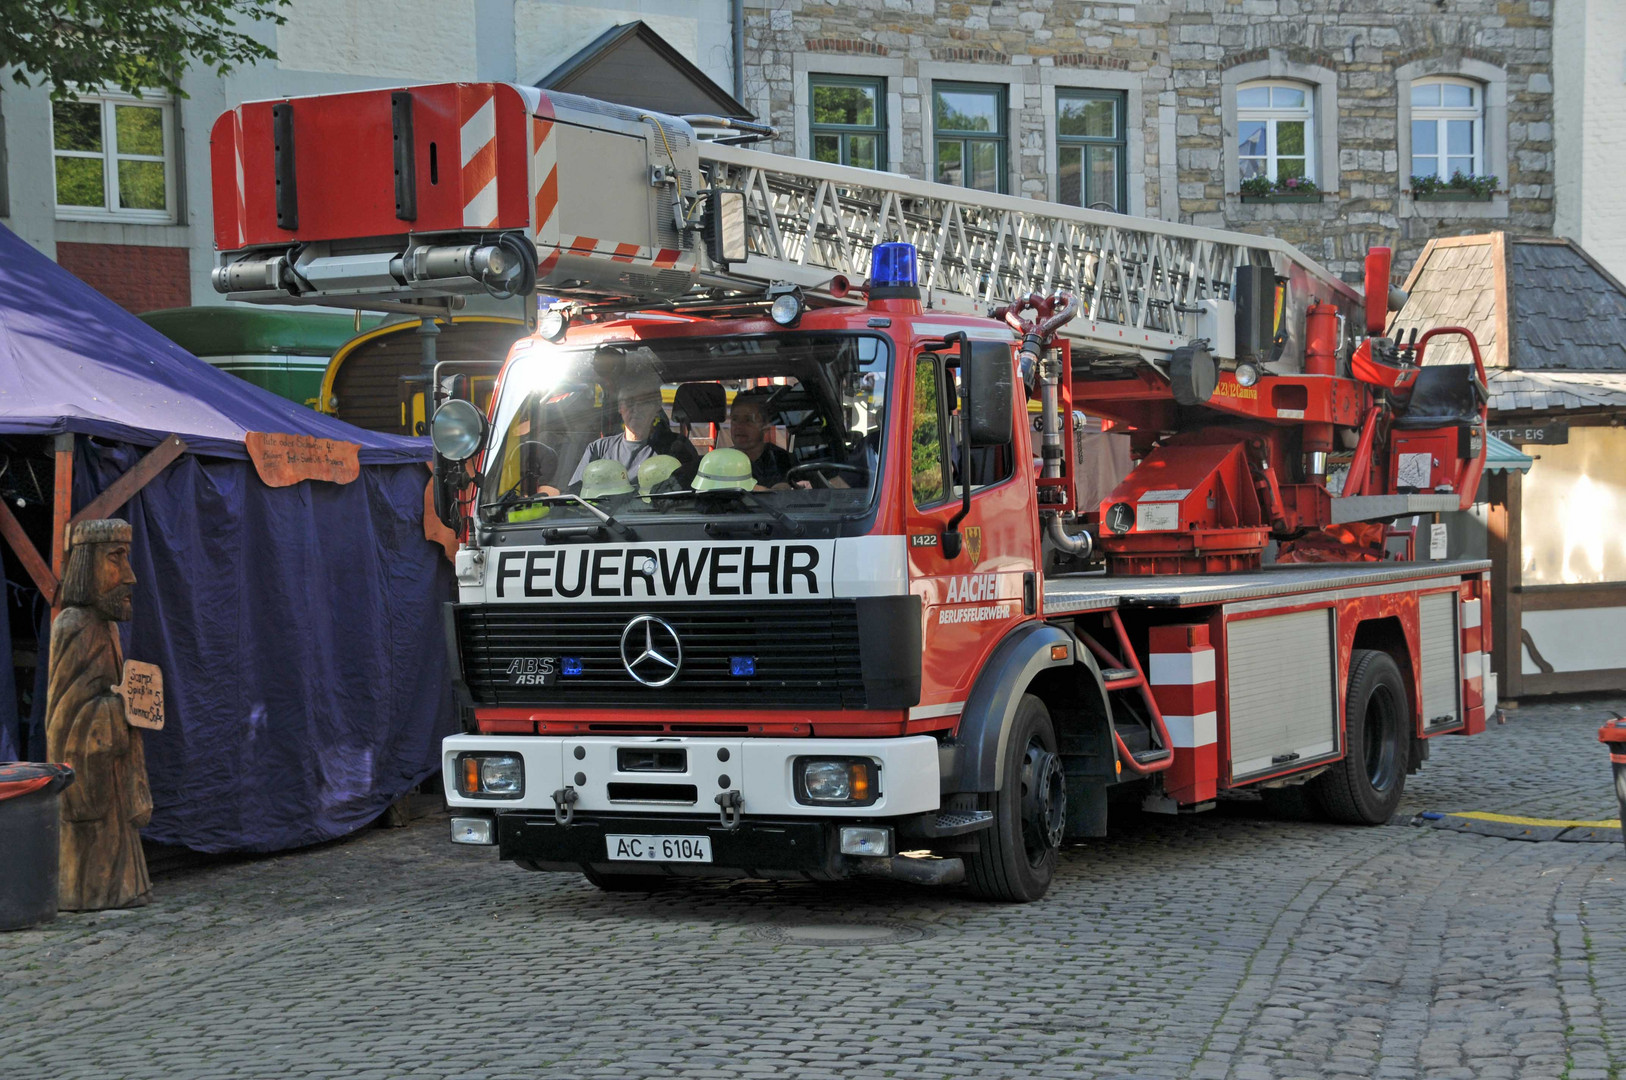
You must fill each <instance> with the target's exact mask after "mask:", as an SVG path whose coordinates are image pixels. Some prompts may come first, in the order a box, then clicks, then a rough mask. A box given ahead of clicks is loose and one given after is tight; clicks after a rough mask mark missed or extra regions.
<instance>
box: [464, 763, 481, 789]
mask: <svg viewBox="0 0 1626 1080" xmlns="http://www.w3.org/2000/svg"><path fill="white" fill-rule="evenodd" d="M479 791H480V759H479V758H477V757H475V756H474V755H472V754H471V755H469V756H468V757H466V758H464V759H463V794H465V795H474V794H477V793H478V792H479Z"/></svg>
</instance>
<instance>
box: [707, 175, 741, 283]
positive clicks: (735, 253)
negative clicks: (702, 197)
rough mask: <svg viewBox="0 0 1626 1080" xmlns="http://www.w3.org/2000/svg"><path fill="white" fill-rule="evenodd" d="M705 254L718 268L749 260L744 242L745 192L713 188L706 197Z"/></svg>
mask: <svg viewBox="0 0 1626 1080" xmlns="http://www.w3.org/2000/svg"><path fill="white" fill-rule="evenodd" d="M706 250H707V253H708V254H710V256H711V261H712V262H714V263H718V264H719V265H722V264H727V263H737V262H744V261H745V260H746V259H747V258H748V257H749V256H750V254H751V252H750V249H749V248H748V246H747V245H746V239H745V192H743V191H734V190H729V189H725V188H714V189H713V190H712V191H710V192H708V193H707V195H706Z"/></svg>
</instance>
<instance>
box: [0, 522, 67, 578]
mask: <svg viewBox="0 0 1626 1080" xmlns="http://www.w3.org/2000/svg"><path fill="white" fill-rule="evenodd" d="M0 536H3V537H5V539H6V542H7V543H9V544H10V545H11V550H13V551H15V552H16V553H17V559H18V561H20V562H21V563H22V564H23V569H24V570H27V571H28V576H29V577H31V578H33V579H34V585H35V586H36V587H37V588H38V589H39V591H40V592H41V593H42V594H44V596H45V599H46V600H48V601H52V602H55V600H56V589H57V576H56V575H55V574H53V573H51V568H50V567H49V566H47V565H45V559H44V557H43V556H41V555H40V553H39V552H38V551H37V550H35V548H34V541H32V540H30V539H29V538H28V534H27V533H26V532H24V531H23V525H22V522H20V521H18V520H17V516H16V515H15V514H13V513H12V512H11V507H9V506H7V505H6V504H5V503H4V502H0Z"/></svg>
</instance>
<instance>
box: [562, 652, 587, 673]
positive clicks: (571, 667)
mask: <svg viewBox="0 0 1626 1080" xmlns="http://www.w3.org/2000/svg"><path fill="white" fill-rule="evenodd" d="M559 670H560V671H561V672H562V673H563V674H565V675H580V674H581V673H582V658H581V657H579V656H567V657H565V658H564V661H563V663H561V664H560V666H559Z"/></svg>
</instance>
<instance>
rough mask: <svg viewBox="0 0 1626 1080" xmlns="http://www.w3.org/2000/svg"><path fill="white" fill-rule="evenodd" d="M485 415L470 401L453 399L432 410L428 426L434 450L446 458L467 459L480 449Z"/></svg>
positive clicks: (454, 459)
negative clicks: (432, 416) (431, 418)
mask: <svg viewBox="0 0 1626 1080" xmlns="http://www.w3.org/2000/svg"><path fill="white" fill-rule="evenodd" d="M485 434H486V418H485V417H484V416H481V415H480V410H479V409H476V408H475V407H474V405H473V404H472V403H470V402H467V401H464V400H463V399H462V398H453V399H452V400H451V401H448V402H447V403H446V404H444V405H442V406H441V407H440V408H438V409H436V410H435V419H434V421H433V422H432V423H431V424H430V425H429V441H430V442H432V443H434V444H435V453H437V454H439V455H440V456H441V457H443V458H446V459H447V460H449V461H466V460H468V459H469V458H471V457H473V456H474V455H475V454H476V453H478V452H479V450H480V442H481V440H483V439H484V438H485Z"/></svg>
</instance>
